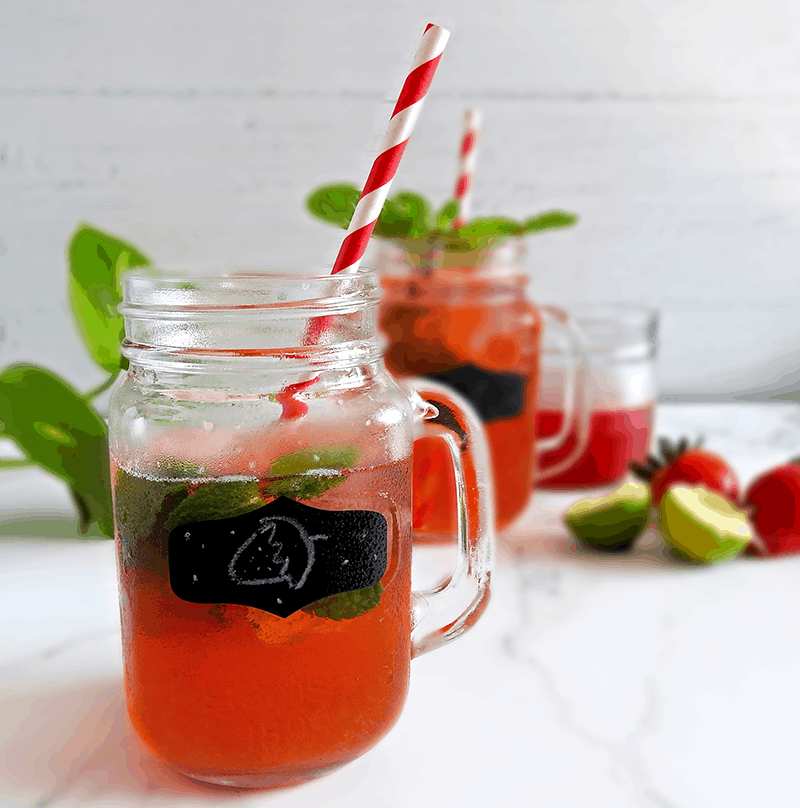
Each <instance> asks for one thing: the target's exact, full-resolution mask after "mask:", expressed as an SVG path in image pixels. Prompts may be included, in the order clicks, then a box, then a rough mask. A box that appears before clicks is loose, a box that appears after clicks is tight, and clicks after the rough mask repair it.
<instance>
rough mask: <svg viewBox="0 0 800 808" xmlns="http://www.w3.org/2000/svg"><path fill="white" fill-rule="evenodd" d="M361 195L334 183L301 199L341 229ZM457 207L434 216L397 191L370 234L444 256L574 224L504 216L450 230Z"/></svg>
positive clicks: (417, 197)
mask: <svg viewBox="0 0 800 808" xmlns="http://www.w3.org/2000/svg"><path fill="white" fill-rule="evenodd" d="M359 196H360V192H359V190H358V188H357V187H356V186H355V185H352V184H351V183H333V184H330V185H321V186H320V187H318V188H315V189H314V190H313V191H312V192H311V193H310V194H309V195H308V197H307V198H306V209H307V210H308V211H309V213H311V214H312V215H313V216H315V217H316V218H318V219H320V220H322V221H324V222H326V223H327V224H330V225H333V226H334V227H341V228H343V229H346V228H347V227H348V225H349V224H350V219H351V218H352V216H353V211H355V208H356V204H357V203H358V199H359ZM458 213H459V203H458V202H457V201H456V200H455V199H450V200H448V201H447V202H445V203H444V205H442V207H441V208H439V209H438V210H437V211H436V212H434V208H433V206H432V204H431V203H430V202H429V201H428V200H427V199H426V198H425V197H424V196H422V194H418V193H415V192H413V191H400V192H399V193H396V194H395V195H394V196H392V197H389V198H388V199H387V200H386V202H385V203H384V205H383V209H382V210H381V214H380V216H379V217H378V221H377V223H376V225H375V230H374V231H373V236H374V237H375V238H380V239H386V240H393V241H404V242H407V241H410V242H420V245H419V247H418V248H415V250H414V251H415V252H419V253H423V252H426V251H427V250H426V249H424V245H423V244H422V242H426V243H427V244H429V245H432V244H437V245H439V246H440V247H441V248H442V249H443V250H445V251H446V252H472V251H474V250H480V249H485V248H486V247H489V246H492V245H496V244H499V243H500V242H502V241H504V240H505V239H508V238H522V237H524V236H527V235H530V234H532V233H543V232H545V231H547V230H555V229H560V228H564V227H571V226H572V225H574V224H575V223H576V222H577V221H578V217H577V216H576V215H575V214H574V213H566V212H565V211H560V210H551V211H547V212H545V213H541V214H539V215H538V216H532V217H529V218H528V219H525V220H524V221H517V220H515V219H509V218H507V217H503V216H491V217H486V218H480V219H472V220H471V221H469V222H467V223H466V224H464V225H462V226H461V227H458V228H457V227H454V226H453V225H454V223H455V220H456V218H457V217H458Z"/></svg>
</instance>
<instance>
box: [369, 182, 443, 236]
mask: <svg viewBox="0 0 800 808" xmlns="http://www.w3.org/2000/svg"><path fill="white" fill-rule="evenodd" d="M430 220H431V206H430V203H429V202H428V200H427V199H426V198H425V197H424V196H422V195H421V194H416V193H414V192H413V191H400V192H399V193H396V194H395V195H394V196H392V197H390V198H389V199H387V200H386V202H384V204H383V209H382V210H381V215H380V216H379V217H378V223H377V224H376V225H375V235H377V236H382V237H383V238H422V237H424V236H426V235H427V234H428V233H429V232H430V229H431V221H430Z"/></svg>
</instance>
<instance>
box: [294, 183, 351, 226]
mask: <svg viewBox="0 0 800 808" xmlns="http://www.w3.org/2000/svg"><path fill="white" fill-rule="evenodd" d="M360 196H361V192H360V191H359V190H358V188H356V186H355V185H351V184H350V183H347V182H340V183H336V184H333V185H322V186H320V187H319V188H315V189H314V190H313V191H312V192H311V193H310V194H309V195H308V196H307V197H306V209H307V210H308V212H309V213H311V214H312V216H316V217H317V218H318V219H322V221H323V222H327V223H328V224H332V225H334V226H335V227H341V228H343V229H345V230H346V229H347V227H348V225H349V224H350V219H352V218H353V211H354V210H355V209H356V205H357V204H358V200H359V197H360Z"/></svg>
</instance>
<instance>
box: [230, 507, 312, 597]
mask: <svg viewBox="0 0 800 808" xmlns="http://www.w3.org/2000/svg"><path fill="white" fill-rule="evenodd" d="M279 522H280V523H283V524H285V525H287V526H288V529H286V528H285V529H282V530H281V531H279V530H278V523H279ZM327 538H328V537H327V536H326V535H324V534H319V535H316V536H309V535H308V531H307V530H306V529H305V528H304V527H303V526H302V525H301V524H300V522H298V521H297V520H295V519H291V518H290V517H288V516H267V517H265V518H264V519H261V520H260V527H259V528H258V530H256V532H255V533H253V535H252V536H250V538H249V539H248V540H247V541H246V542H245V543H244V544H243V545H242V546H241V547H240V548H239V549H238V550H237V551H236V552H235V553H234V555H233V558H232V559H231V563H230V564H229V565H228V575H229V576H230V578H231V580H232V581H234V583H237V584H242V585H244V586H264V585H268V584H277V583H281V582H283V581H285V582H286V583H288V584H289V586H290V587H291V588H292V589H300V588H301V587H302V586H303V584H304V583H305V582H306V579H307V578H308V575H309V573H310V572H311V568H312V567H313V566H314V557H315V553H314V542H315V541H319V540H320V539H327ZM256 541H258V544H257V546H254V543H255V542H256ZM248 550H249V552H247V551H248ZM262 568H266V570H265V571H266V572H268V573H269V574H268V575H267V576H264V575H263V574H262V575H261V576H259V577H255V576H256V573H260V572H261V570H262ZM301 570H302V572H301V574H300V575H298V574H297V573H298V572H300V571H301Z"/></svg>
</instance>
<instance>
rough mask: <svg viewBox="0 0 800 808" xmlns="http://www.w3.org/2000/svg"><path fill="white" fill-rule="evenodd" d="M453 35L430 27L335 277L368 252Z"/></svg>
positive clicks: (335, 266)
mask: <svg viewBox="0 0 800 808" xmlns="http://www.w3.org/2000/svg"><path fill="white" fill-rule="evenodd" d="M449 38H450V32H449V31H447V30H445V29H444V28H441V27H439V26H438V25H433V24H432V23H429V24H428V26H427V27H426V28H425V33H424V34H423V35H422V41H421V42H420V44H419V48H417V52H416V54H415V56H414V61H413V62H412V64H411V70H410V71H409V73H408V75H407V76H406V80H405V82H404V83H403V89H402V90H401V91H400V97H399V98H398V99H397V104H395V107H394V112H392V117H391V118H390V119H389V125H388V126H387V128H386V133H385V134H384V136H383V140H382V141H381V146H380V153H379V154H378V156H377V157H376V158H375V162H374V163H373V164H372V169H371V170H370V172H369V177H367V181H366V183H365V185H364V190H363V191H362V192H361V198H360V199H359V200H358V204H357V205H356V209H355V211H354V212H353V218H352V219H351V220H350V226H349V227H348V228H347V235H346V236H345V237H344V241H343V242H342V246H341V247H340V248H339V254H338V255H337V256H336V261H335V262H334V264H333V270H332V273H331V274H333V275H335V274H336V273H337V272H355V271H356V270H357V269H358V266H359V264H360V263H361V259H362V258H363V257H364V253H365V252H366V250H367V244H368V243H369V239H370V236H371V235H372V231H373V230H374V229H375V222H377V221H378V216H380V213H381V209H382V208H383V203H384V202H385V201H386V197H387V196H388V194H389V188H390V187H391V184H392V180H393V179H394V176H395V174H396V173H397V168H398V166H399V165H400V158H401V157H402V156H403V152H404V151H405V148H406V144H407V143H408V139H409V138H410V137H411V132H412V131H413V129H414V124H415V123H416V122H417V118H418V117H419V113H420V110H421V109H422V104H423V102H424V101H425V96H426V95H427V94H428V89H429V88H430V86H431V82H432V81H433V77H434V74H435V73H436V68H437V67H438V66H439V59H441V57H442V53H443V52H444V49H445V45H447V40H448V39H449Z"/></svg>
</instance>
